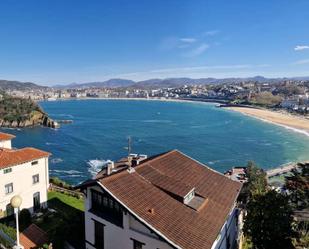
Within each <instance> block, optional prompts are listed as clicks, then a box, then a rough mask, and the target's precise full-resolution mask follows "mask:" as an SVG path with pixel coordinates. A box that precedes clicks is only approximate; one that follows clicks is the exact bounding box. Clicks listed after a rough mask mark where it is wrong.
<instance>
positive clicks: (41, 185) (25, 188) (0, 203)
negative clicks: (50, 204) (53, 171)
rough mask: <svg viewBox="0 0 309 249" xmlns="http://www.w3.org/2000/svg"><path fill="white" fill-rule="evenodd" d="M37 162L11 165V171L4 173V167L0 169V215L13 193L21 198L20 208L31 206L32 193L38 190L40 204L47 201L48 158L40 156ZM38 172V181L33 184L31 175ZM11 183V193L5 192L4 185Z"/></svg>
mask: <svg viewBox="0 0 309 249" xmlns="http://www.w3.org/2000/svg"><path fill="white" fill-rule="evenodd" d="M34 161H38V164H36V165H31V162H27V163H24V164H21V165H18V166H13V167H11V168H12V172H10V173H6V174H4V169H1V170H0V215H1V210H2V212H3V211H5V210H6V205H7V204H9V203H10V199H11V198H12V197H13V196H14V195H17V194H18V195H20V196H21V197H22V199H23V201H22V205H21V208H20V209H23V208H28V209H29V208H30V211H32V207H33V194H34V193H36V192H40V202H41V204H46V202H47V189H48V186H49V176H48V158H47V157H46V158H41V159H38V160H34ZM36 174H39V179H40V180H39V182H38V183H36V184H33V181H32V176H33V175H36ZM9 183H13V193H10V194H5V185H6V184H9Z"/></svg>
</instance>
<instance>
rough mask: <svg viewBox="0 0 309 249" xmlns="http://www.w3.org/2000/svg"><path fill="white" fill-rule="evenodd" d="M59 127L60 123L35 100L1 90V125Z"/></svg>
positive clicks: (11, 126) (10, 126)
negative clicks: (50, 116) (11, 94)
mask: <svg viewBox="0 0 309 249" xmlns="http://www.w3.org/2000/svg"><path fill="white" fill-rule="evenodd" d="M37 125H42V126H47V127H51V128H58V127H59V124H58V123H57V122H56V121H54V120H52V119H51V118H49V116H48V114H47V113H45V112H44V111H43V109H42V108H41V107H40V106H39V105H38V104H37V103H36V102H34V101H33V100H31V99H30V98H29V99H24V98H20V97H14V96H10V95H8V94H7V93H5V92H0V127H8V128H23V127H31V126H37Z"/></svg>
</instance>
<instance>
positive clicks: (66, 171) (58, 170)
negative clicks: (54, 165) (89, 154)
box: [49, 169, 83, 175]
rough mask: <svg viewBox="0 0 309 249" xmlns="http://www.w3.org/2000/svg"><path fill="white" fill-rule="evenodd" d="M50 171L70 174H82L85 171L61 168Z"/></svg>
mask: <svg viewBox="0 0 309 249" xmlns="http://www.w3.org/2000/svg"><path fill="white" fill-rule="evenodd" d="M49 171H50V172H53V173H59V174H60V173H61V174H68V175H74V174H82V173H83V172H81V171H78V170H72V169H71V170H61V169H50V170H49Z"/></svg>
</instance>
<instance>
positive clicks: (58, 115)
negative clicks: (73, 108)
mask: <svg viewBox="0 0 309 249" xmlns="http://www.w3.org/2000/svg"><path fill="white" fill-rule="evenodd" d="M49 115H50V116H53V117H68V118H74V116H73V115H71V114H65V113H51V114H49Z"/></svg>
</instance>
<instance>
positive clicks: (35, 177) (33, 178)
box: [32, 174, 40, 184]
mask: <svg viewBox="0 0 309 249" xmlns="http://www.w3.org/2000/svg"><path fill="white" fill-rule="evenodd" d="M39 181H40V178H39V174H36V175H34V176H32V183H33V184H36V183H38V182H39Z"/></svg>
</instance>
